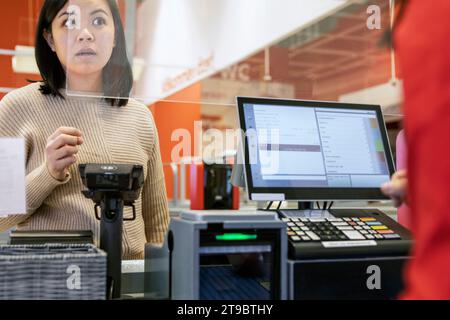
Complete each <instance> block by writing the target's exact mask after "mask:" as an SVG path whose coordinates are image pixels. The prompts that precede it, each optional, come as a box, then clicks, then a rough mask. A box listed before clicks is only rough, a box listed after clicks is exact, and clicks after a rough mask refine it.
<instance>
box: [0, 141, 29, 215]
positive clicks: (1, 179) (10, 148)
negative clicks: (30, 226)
mask: <svg viewBox="0 0 450 320" xmlns="http://www.w3.org/2000/svg"><path fill="white" fill-rule="evenodd" d="M25 192H26V191H25V141H24V139H21V138H0V217H2V216H7V215H10V214H25V213H26V198H25Z"/></svg>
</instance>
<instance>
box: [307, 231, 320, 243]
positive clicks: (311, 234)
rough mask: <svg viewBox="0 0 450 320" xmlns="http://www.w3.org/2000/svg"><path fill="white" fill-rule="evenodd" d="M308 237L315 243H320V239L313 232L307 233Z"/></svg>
mask: <svg viewBox="0 0 450 320" xmlns="http://www.w3.org/2000/svg"><path fill="white" fill-rule="evenodd" d="M305 233H306V235H307V236H308V237H310V238H311V239H312V240H314V241H319V240H320V238H319V237H318V236H317V234H315V233H314V232H312V231H308V232H305Z"/></svg>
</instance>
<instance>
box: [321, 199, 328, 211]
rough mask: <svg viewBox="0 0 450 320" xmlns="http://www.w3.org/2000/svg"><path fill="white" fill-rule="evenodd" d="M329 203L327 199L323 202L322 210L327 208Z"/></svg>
mask: <svg viewBox="0 0 450 320" xmlns="http://www.w3.org/2000/svg"><path fill="white" fill-rule="evenodd" d="M327 204H328V202H327V201H325V202H324V203H323V207H322V210H327Z"/></svg>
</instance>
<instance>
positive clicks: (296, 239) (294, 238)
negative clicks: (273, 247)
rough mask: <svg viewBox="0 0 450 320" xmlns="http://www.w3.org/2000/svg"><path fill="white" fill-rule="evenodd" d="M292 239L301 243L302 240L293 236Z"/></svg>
mask: <svg viewBox="0 0 450 320" xmlns="http://www.w3.org/2000/svg"><path fill="white" fill-rule="evenodd" d="M291 239H292V240H294V241H300V240H301V239H300V237H298V236H292V237H291Z"/></svg>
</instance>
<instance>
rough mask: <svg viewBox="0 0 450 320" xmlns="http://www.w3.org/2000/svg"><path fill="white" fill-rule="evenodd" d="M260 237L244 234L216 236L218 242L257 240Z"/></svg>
mask: <svg viewBox="0 0 450 320" xmlns="http://www.w3.org/2000/svg"><path fill="white" fill-rule="evenodd" d="M257 238H258V236H257V235H256V234H244V233H224V234H219V235H216V240H224V241H243V240H255V239H257Z"/></svg>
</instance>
